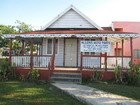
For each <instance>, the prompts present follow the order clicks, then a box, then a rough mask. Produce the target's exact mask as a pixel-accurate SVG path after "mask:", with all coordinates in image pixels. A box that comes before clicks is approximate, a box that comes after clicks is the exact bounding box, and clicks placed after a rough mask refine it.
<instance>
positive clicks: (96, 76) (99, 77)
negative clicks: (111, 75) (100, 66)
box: [93, 70, 103, 81]
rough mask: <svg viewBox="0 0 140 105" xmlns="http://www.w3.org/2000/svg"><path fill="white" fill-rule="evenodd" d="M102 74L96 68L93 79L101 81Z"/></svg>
mask: <svg viewBox="0 0 140 105" xmlns="http://www.w3.org/2000/svg"><path fill="white" fill-rule="evenodd" d="M102 75H103V73H102V72H99V71H97V70H96V71H95V72H94V75H93V81H101V79H102Z"/></svg>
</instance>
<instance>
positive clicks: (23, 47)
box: [21, 40, 25, 55]
mask: <svg viewBox="0 0 140 105" xmlns="http://www.w3.org/2000/svg"><path fill="white" fill-rule="evenodd" d="M24 52H25V44H24V40H22V50H21V54H22V55H24Z"/></svg>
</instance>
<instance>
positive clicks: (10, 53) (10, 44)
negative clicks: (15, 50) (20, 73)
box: [9, 39, 12, 64]
mask: <svg viewBox="0 0 140 105" xmlns="http://www.w3.org/2000/svg"><path fill="white" fill-rule="evenodd" d="M9 47H10V49H9V50H10V51H9V62H10V64H11V63H12V62H11V58H12V39H10V43H9Z"/></svg>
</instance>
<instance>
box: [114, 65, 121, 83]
mask: <svg viewBox="0 0 140 105" xmlns="http://www.w3.org/2000/svg"><path fill="white" fill-rule="evenodd" d="M114 72H115V81H116V83H122V82H123V81H122V71H121V67H120V66H116V67H115V69H114Z"/></svg>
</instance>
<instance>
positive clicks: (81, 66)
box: [80, 52, 83, 71]
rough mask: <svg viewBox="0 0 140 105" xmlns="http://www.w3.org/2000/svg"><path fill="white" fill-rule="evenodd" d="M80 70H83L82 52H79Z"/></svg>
mask: <svg viewBox="0 0 140 105" xmlns="http://www.w3.org/2000/svg"><path fill="white" fill-rule="evenodd" d="M80 63H81V64H80V70H81V71H82V69H83V52H81V62H80Z"/></svg>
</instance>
